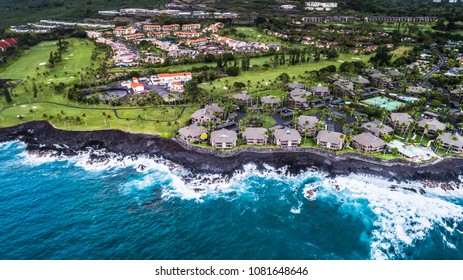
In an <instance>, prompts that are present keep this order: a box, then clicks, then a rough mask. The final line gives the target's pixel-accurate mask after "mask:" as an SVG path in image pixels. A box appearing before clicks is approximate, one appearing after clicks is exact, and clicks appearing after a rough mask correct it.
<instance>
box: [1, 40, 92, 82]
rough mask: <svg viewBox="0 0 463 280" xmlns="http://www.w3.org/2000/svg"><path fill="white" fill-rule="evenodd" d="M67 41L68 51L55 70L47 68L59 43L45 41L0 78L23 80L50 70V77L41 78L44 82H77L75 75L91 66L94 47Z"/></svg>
mask: <svg viewBox="0 0 463 280" xmlns="http://www.w3.org/2000/svg"><path fill="white" fill-rule="evenodd" d="M67 41H68V42H69V47H68V50H67V51H66V52H64V53H63V58H62V61H61V62H60V63H58V64H56V65H55V67H54V68H51V69H49V68H47V64H48V58H49V56H50V52H54V51H56V50H57V46H56V42H57V41H45V42H41V43H39V44H38V45H36V46H33V47H32V48H30V49H29V50H26V51H25V52H24V54H23V55H22V56H21V57H20V58H19V59H18V60H17V61H16V62H14V63H13V64H11V65H9V66H8V67H7V68H6V69H3V71H2V72H0V78H8V79H21V80H23V79H26V78H27V77H28V76H29V77H33V76H35V75H36V74H37V72H45V71H47V70H48V71H49V75H48V76H47V77H45V78H41V80H42V81H43V82H54V83H60V82H64V83H70V82H72V81H74V80H77V79H78V78H77V77H75V76H74V75H76V74H77V72H79V71H80V70H81V69H82V68H85V67H88V66H90V65H91V63H92V60H91V55H92V51H93V47H94V46H93V43H92V42H90V41H88V40H83V39H75V38H71V39H68V40H67ZM37 69H38V71H37ZM55 75H56V77H55Z"/></svg>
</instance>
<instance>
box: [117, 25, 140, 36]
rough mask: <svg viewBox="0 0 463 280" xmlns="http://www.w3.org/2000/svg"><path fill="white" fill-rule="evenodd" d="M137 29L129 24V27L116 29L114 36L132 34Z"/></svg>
mask: <svg viewBox="0 0 463 280" xmlns="http://www.w3.org/2000/svg"><path fill="white" fill-rule="evenodd" d="M137 31H138V30H137V29H136V28H135V27H132V26H129V27H127V28H124V27H118V28H116V29H114V31H113V34H114V36H122V35H130V34H135V33H137Z"/></svg>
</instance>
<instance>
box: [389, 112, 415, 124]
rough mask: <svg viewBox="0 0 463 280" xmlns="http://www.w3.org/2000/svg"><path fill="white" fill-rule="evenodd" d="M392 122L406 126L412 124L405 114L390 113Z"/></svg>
mask: <svg viewBox="0 0 463 280" xmlns="http://www.w3.org/2000/svg"><path fill="white" fill-rule="evenodd" d="M391 120H392V122H397V124H398V125H402V124H405V125H408V124H410V123H411V122H413V119H412V117H410V115H409V114H407V113H391Z"/></svg>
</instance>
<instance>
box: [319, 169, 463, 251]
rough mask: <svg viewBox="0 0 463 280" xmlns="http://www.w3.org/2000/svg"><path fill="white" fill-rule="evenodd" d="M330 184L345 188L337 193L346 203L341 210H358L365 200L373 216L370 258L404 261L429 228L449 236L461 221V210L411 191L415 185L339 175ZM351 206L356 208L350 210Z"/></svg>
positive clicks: (440, 200)
mask: <svg viewBox="0 0 463 280" xmlns="http://www.w3.org/2000/svg"><path fill="white" fill-rule="evenodd" d="M333 181H334V183H336V184H340V185H344V186H345V187H346V189H345V191H343V192H339V193H338V198H339V199H342V201H343V202H344V204H345V207H342V208H341V209H344V210H346V211H358V202H359V201H360V200H367V201H368V206H367V207H368V208H369V209H370V210H371V211H372V212H373V213H374V214H375V219H374V220H373V221H372V225H373V230H372V232H371V237H370V239H371V251H370V254H371V258H373V259H401V258H405V257H406V256H405V255H404V254H405V250H406V249H407V248H409V247H413V246H415V245H416V242H417V241H419V240H423V239H424V238H425V237H426V236H427V235H428V234H429V232H430V231H431V230H432V229H434V228H436V227H441V228H442V229H444V230H445V231H446V232H448V233H452V232H453V231H454V230H455V229H456V227H457V226H458V223H460V222H461V221H462V220H463V207H461V206H459V205H456V204H453V203H451V202H449V201H446V200H443V199H441V198H439V197H436V196H428V195H422V194H420V193H419V192H414V191H410V190H409V189H418V188H420V187H422V185H421V184H420V183H418V182H410V183H397V182H389V181H387V180H384V179H382V178H378V177H373V176H365V175H350V176H342V177H337V178H335V179H333ZM332 183H333V182H330V183H329V185H328V186H325V187H328V188H329V187H331V186H332V185H333V184H332ZM391 186H393V188H392V189H391ZM394 186H395V187H394ZM397 187H398V188H397ZM352 204H356V207H353V208H350V207H349V205H352ZM449 221H451V222H449Z"/></svg>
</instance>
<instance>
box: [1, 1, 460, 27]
mask: <svg viewBox="0 0 463 280" xmlns="http://www.w3.org/2000/svg"><path fill="white" fill-rule="evenodd" d="M318 1H326V0H318ZM330 1H336V2H338V3H339V9H340V10H341V11H340V13H346V12H347V11H350V12H360V13H362V14H382V15H397V16H404V15H409V16H420V15H434V16H439V17H446V18H447V19H450V20H452V21H459V20H462V18H463V17H462V15H463V3H456V4H449V3H432V0H330ZM169 2H172V1H170V0H74V1H65V0H24V1H17V0H0V15H1V16H0V29H2V28H7V27H9V26H10V25H14V24H22V23H27V22H30V21H35V20H38V19H44V18H59V19H82V18H86V17H91V16H95V15H97V12H98V10H112V9H121V8H128V7H132V8H163V7H164V4H166V3H169ZM175 2H177V3H183V4H188V5H195V6H196V8H197V9H206V8H215V9H217V10H221V11H237V12H244V13H245V14H252V13H255V14H258V13H259V12H262V11H268V9H272V8H274V7H277V6H279V5H282V4H288V3H291V4H295V5H297V6H298V7H303V6H304V2H306V1H305V0H287V1H285V0H234V1H230V0H182V1H180V0H177V1H175ZM443 2H446V1H445V0H443ZM334 12H335V13H338V12H339V11H334ZM304 14H310V12H308V11H305V12H304Z"/></svg>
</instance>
